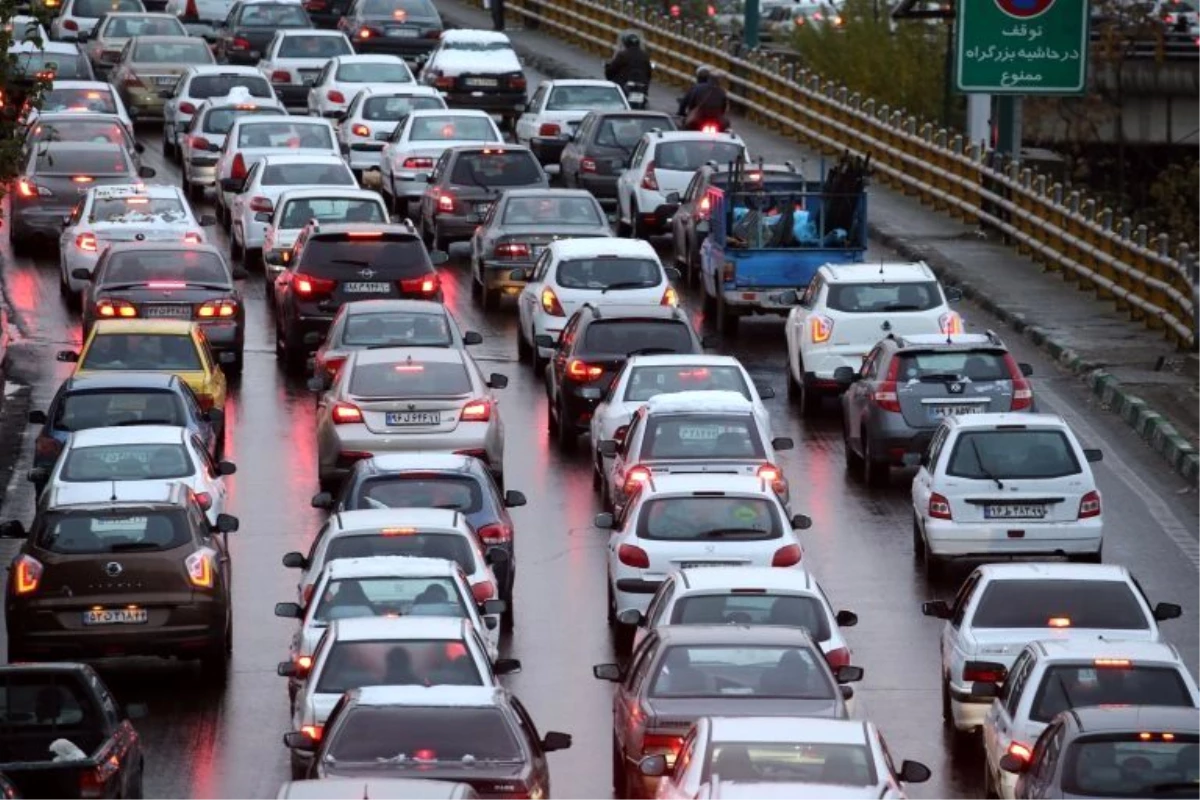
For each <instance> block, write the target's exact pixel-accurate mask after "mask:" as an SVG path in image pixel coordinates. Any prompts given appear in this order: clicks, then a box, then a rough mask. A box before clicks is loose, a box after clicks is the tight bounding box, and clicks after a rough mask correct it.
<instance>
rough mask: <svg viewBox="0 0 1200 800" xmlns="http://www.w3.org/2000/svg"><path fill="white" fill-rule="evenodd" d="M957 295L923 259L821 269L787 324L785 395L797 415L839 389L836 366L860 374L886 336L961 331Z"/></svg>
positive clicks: (809, 410) (808, 411)
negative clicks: (954, 308)
mask: <svg viewBox="0 0 1200 800" xmlns="http://www.w3.org/2000/svg"><path fill="white" fill-rule="evenodd" d="M961 297H962V294H961V293H960V292H959V291H958V290H957V289H946V290H943V289H942V287H941V285H940V284H939V283H938V279H937V276H935V275H934V274H933V270H931V269H930V268H929V266H928V265H927V264H925V263H924V262H923V261H917V262H913V263H886V262H884V263H877V264H837V265H828V264H827V265H825V266H823V267H821V268H820V269H818V270H817V274H816V275H814V276H813V279H812V281H811V282H810V283H809V284H808V287H807V288H806V289H805V290H804V291H803V292H802V293H798V296H797V297H795V298H794V300H795V304H794V308H792V310H791V311H790V312H788V318H787V323H786V325H785V327H784V335H785V336H786V337H787V350H788V394H789V396H791V397H792V398H794V399H795V400H797V401H798V402H799V405H800V411H801V413H802V414H813V413H815V412H816V411H818V410H819V408H820V404H821V399H822V396H823V395H826V394H830V395H833V394H838V393H839V392H840V391H841V390H842V389H843V388H844V387H843V385H842V384H839V383H838V381H837V380H836V379H835V378H834V373H835V372H836V371H837V370H838V368H839V367H849V368H850V369H852V370H854V371H855V372H858V371H859V369H860V368H861V367H862V362H863V357H864V356H866V355H867V353H869V352H871V350H872V349H873V348H874V347H875V344H876V343H877V342H878V341H879V339H880V338H881V337H882V336H883V335H885V334H887V333H891V334H894V335H896V336H907V335H909V334H920V333H944V334H947V335H949V334H954V333H962V332H963V321H962V317H960V316H959V315H958V313H957V312H955V311H952V310H951V309H950V306H949V304H950V303H951V302H953V301H955V300H957V299H959V298H961Z"/></svg>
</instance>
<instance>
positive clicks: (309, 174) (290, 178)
mask: <svg viewBox="0 0 1200 800" xmlns="http://www.w3.org/2000/svg"><path fill="white" fill-rule="evenodd" d="M262 184H263V186H300V185H315V186H358V181H356V180H354V175H352V174H351V173H350V170H349V169H347V168H346V165H345V164H344V163H339V164H268V165H267V166H266V168H265V169H263V176H262ZM356 221H360V220H356Z"/></svg>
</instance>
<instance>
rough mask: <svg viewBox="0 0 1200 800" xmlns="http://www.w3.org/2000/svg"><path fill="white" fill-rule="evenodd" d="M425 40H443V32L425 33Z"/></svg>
mask: <svg viewBox="0 0 1200 800" xmlns="http://www.w3.org/2000/svg"><path fill="white" fill-rule="evenodd" d="M424 38H426V39H440V38H442V32H441V31H425V37H424Z"/></svg>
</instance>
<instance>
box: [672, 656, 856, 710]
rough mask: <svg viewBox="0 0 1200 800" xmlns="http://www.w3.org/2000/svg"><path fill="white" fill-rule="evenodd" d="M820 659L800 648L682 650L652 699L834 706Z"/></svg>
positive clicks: (829, 683)
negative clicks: (760, 700)
mask: <svg viewBox="0 0 1200 800" xmlns="http://www.w3.org/2000/svg"><path fill="white" fill-rule="evenodd" d="M833 691H834V689H833V684H832V683H831V681H830V679H829V678H828V668H827V667H826V666H825V665H824V659H823V658H822V656H821V655H820V653H818V652H816V651H814V650H809V649H803V650H802V649H799V648H794V647H771V646H756V645H750V646H747V647H711V646H706V645H676V646H674V647H670V648H668V649H667V651H666V654H665V655H664V657H663V658H662V660H660V661H659V662H658V665H657V674H655V676H654V682H653V683H652V684H651V686H650V696H651V697H780V698H784V697H786V698H792V699H813V700H826V699H827V700H833Z"/></svg>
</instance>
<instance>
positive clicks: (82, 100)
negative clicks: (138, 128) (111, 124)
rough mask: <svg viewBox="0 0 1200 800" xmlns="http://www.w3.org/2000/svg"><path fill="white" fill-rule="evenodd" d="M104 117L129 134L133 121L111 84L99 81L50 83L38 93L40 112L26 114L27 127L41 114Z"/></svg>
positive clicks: (32, 111) (38, 109)
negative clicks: (127, 130) (121, 125)
mask: <svg viewBox="0 0 1200 800" xmlns="http://www.w3.org/2000/svg"><path fill="white" fill-rule="evenodd" d="M61 113H71V114H106V115H113V116H116V117H118V118H119V119H120V120H121V122H122V123H123V124H124V125H125V127H127V128H129V130H131V131H132V130H133V120H132V119H131V118H130V117H129V112H128V111H127V110H126V109H125V103H124V102H122V101H121V96H120V95H118V94H117V92H116V90H115V89H114V88H113V86H112V84H108V83H104V82H103V81H53V82H52V83H51V84H50V86H48V87H47V88H46V90H45V91H44V92H42V102H41V105H40V108H37V109H32V110H30V112H29V117H28V124H31V125H32V124H33V122H34V121H35V120H36V119H38V117H40V116H41V115H42V114H61Z"/></svg>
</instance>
